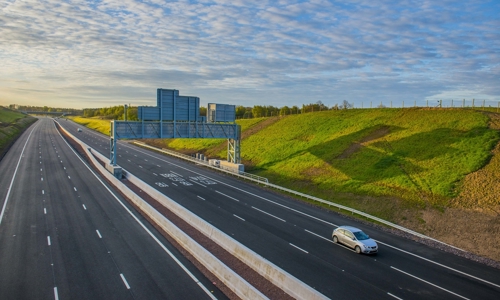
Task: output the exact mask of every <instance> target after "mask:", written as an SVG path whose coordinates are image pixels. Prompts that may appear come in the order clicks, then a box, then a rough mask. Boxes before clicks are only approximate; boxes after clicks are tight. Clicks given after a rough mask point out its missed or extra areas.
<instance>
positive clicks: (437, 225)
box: [400, 208, 500, 261]
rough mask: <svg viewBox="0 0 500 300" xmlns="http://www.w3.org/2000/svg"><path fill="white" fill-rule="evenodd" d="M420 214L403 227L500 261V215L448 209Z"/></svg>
mask: <svg viewBox="0 0 500 300" xmlns="http://www.w3.org/2000/svg"><path fill="white" fill-rule="evenodd" d="M420 214H421V215H420V217H417V218H408V219H406V220H403V221H401V222H400V224H401V225H402V226H405V227H408V228H411V229H414V230H416V231H418V232H421V233H423V234H425V235H427V236H430V237H433V238H435V239H437V240H440V241H442V242H444V243H447V244H449V245H453V246H455V247H458V248H460V249H463V250H466V251H469V252H471V253H475V254H477V255H480V256H482V257H486V258H490V259H493V260H495V261H500V248H499V247H498V239H497V238H496V237H498V236H499V235H500V215H498V214H495V213H490V212H487V211H477V210H469V209H460V208H447V209H446V210H445V211H444V212H440V211H438V210H435V209H426V210H423V211H421V213H420Z"/></svg>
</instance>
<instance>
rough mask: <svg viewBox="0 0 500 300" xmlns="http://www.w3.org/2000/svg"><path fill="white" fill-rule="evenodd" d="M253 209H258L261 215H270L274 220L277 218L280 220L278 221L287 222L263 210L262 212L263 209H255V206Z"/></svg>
mask: <svg viewBox="0 0 500 300" xmlns="http://www.w3.org/2000/svg"><path fill="white" fill-rule="evenodd" d="M252 208H253V209H256V210H258V211H260V212H261V213H264V214H266V215H269V216H271V217H273V218H276V219H278V220H280V221H283V222H286V221H285V220H283V219H282V218H278V217H276V216H275V215H271V214H270V213H268V212H265V211H263V210H261V209H258V208H256V207H253V206H252Z"/></svg>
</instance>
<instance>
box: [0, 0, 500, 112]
mask: <svg viewBox="0 0 500 300" xmlns="http://www.w3.org/2000/svg"><path fill="white" fill-rule="evenodd" d="M159 87H162V88H171V89H178V90H180V93H181V95H189V96H198V97H200V100H201V103H202V105H206V103H208V102H216V103H228V104H236V105H245V106H253V105H273V106H278V107H281V106H284V105H288V106H292V105H301V104H304V103H305V104H307V103H315V102H317V101H322V102H323V103H324V104H326V105H328V106H332V105H334V104H336V103H338V104H340V103H342V101H343V100H347V101H349V102H350V103H353V104H354V105H355V107H361V105H363V107H368V106H369V105H370V102H372V103H373V105H374V106H375V105H378V104H380V102H382V103H383V104H384V105H386V106H389V105H390V103H391V102H392V103H393V105H394V106H401V105H402V103H403V101H404V102H405V105H410V104H411V105H413V104H414V103H416V104H417V105H425V104H426V103H427V101H429V103H431V105H432V104H433V103H435V102H436V101H437V100H438V99H443V100H444V101H445V103H446V101H451V99H454V101H456V102H458V101H462V99H466V100H467V101H471V100H472V99H473V98H475V99H476V101H483V100H485V101H486V104H487V105H492V106H495V107H496V106H497V105H498V103H499V101H500V1H498V0H494V1H446V0H440V1H373V0H370V1H361V0H360V1H323V0H317V1H293V0H290V1H288V0H279V1H265V0H264V1H243V0H215V1H209V0H206V1H160V0H151V1H132V0H111V1H79V0H74V1H60V0H45V1H35V0H27V1H15V0H7V1H2V2H0V105H9V104H22V105H37V106H38V105H39V106H42V105H47V106H53V107H66V108H85V107H105V106H114V105H120V104H125V103H130V104H132V105H155V104H156V99H155V98H156V89H157V88H159ZM456 102H455V103H456Z"/></svg>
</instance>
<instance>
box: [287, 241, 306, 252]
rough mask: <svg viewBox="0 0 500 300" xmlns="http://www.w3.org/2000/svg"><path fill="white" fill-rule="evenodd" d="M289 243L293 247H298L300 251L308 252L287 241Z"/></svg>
mask: <svg viewBox="0 0 500 300" xmlns="http://www.w3.org/2000/svg"><path fill="white" fill-rule="evenodd" d="M289 244H290V246H292V247H295V248H297V249H299V250H300V251H303V252H305V253H307V254H309V252H307V251H306V250H304V249H302V248H299V247H297V246H295V245H294V244H292V243H289Z"/></svg>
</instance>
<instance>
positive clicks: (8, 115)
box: [0, 106, 36, 160]
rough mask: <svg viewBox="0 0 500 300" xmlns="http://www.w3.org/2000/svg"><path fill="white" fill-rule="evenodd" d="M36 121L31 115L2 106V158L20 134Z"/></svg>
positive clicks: (0, 108) (0, 148)
mask: <svg viewBox="0 0 500 300" xmlns="http://www.w3.org/2000/svg"><path fill="white" fill-rule="evenodd" d="M35 121H36V119H35V118H33V117H31V116H26V115H24V114H22V113H19V112H16V111H13V110H10V109H7V108H4V107H1V106H0V160H1V159H2V158H3V156H4V155H5V153H6V152H7V151H8V149H9V147H10V146H11V145H12V143H13V142H14V141H15V140H16V139H17V138H18V137H19V135H21V133H23V131H24V130H25V129H26V128H27V127H29V126H30V125H31V124H32V123H34V122H35Z"/></svg>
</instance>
